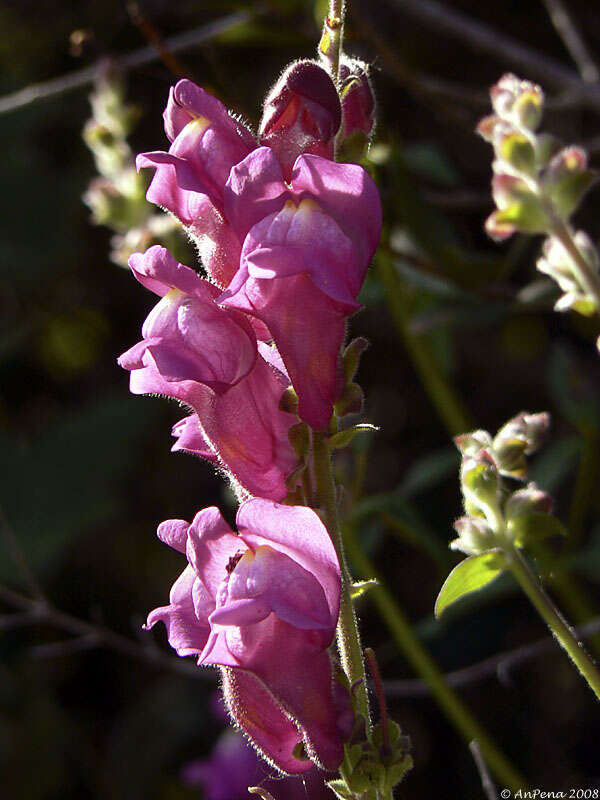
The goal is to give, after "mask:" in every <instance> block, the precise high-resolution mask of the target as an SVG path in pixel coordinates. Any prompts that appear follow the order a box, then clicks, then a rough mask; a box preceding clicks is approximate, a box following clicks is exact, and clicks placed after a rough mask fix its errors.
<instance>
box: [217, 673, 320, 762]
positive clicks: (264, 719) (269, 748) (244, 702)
mask: <svg viewBox="0 0 600 800" xmlns="http://www.w3.org/2000/svg"><path fill="white" fill-rule="evenodd" d="M221 674H222V676H223V693H224V695H225V701H226V703H227V706H228V708H229V710H230V712H231V715H232V716H233V718H234V719H235V721H236V722H237V723H238V725H239V726H240V727H241V728H242V730H243V731H244V732H245V733H246V734H247V735H248V736H249V737H250V739H251V741H252V742H253V744H254V745H255V746H256V747H257V748H258V749H259V750H260V751H261V752H262V753H263V754H264V755H265V756H266V758H268V759H269V760H270V761H272V762H273V763H274V764H275V766H277V767H278V768H279V769H280V770H282V771H283V772H289V773H292V774H300V773H303V772H307V771H308V770H310V769H311V768H312V763H311V762H310V761H308V760H306V761H303V760H300V759H298V758H296V757H295V756H294V755H293V750H294V748H295V747H296V745H297V744H298V743H299V742H301V741H302V736H301V734H300V733H299V732H298V729H297V727H296V726H295V725H294V723H293V722H292V721H291V720H290V719H289V718H288V717H287V716H286V715H285V713H284V712H283V711H282V709H281V707H280V706H279V705H278V704H277V702H276V701H275V700H274V699H273V696H272V695H271V694H270V692H269V691H268V689H267V688H266V687H265V686H264V685H263V684H262V683H261V682H260V681H259V680H258V679H257V678H255V677H254V676H253V675H251V674H250V673H248V672H245V671H243V670H232V669H223V670H221Z"/></svg>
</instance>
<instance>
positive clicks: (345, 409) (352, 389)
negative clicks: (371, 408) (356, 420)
mask: <svg viewBox="0 0 600 800" xmlns="http://www.w3.org/2000/svg"><path fill="white" fill-rule="evenodd" d="M364 401H365V395H364V393H363V390H362V389H361V388H360V386H359V385H358V383H348V384H346V386H345V387H344V390H343V391H342V394H341V395H340V397H339V398H338V399H337V400H336V402H335V405H334V409H335V413H336V415H337V416H338V417H345V416H346V414H360V413H361V411H362V410H363V404H364Z"/></svg>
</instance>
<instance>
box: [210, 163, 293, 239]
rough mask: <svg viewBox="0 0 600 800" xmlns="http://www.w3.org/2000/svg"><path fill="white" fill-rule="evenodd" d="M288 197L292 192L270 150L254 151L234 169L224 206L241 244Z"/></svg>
mask: <svg viewBox="0 0 600 800" xmlns="http://www.w3.org/2000/svg"><path fill="white" fill-rule="evenodd" d="M286 196H289V190H288V189H287V188H286V185H285V183H284V181H283V174H282V172H281V165H280V164H279V161H278V160H277V158H276V157H275V155H274V153H273V151H272V150H271V149H270V148H269V147H259V148H258V149H256V150H253V151H252V152H251V153H250V154H249V155H248V156H247V157H246V158H244V160H243V161H240V163H239V164H236V165H235V166H233V167H232V169H231V172H230V173H229V178H228V180H227V183H226V184H225V193H224V206H225V214H226V216H227V219H228V220H229V222H230V223H231V224H232V226H233V227H234V228H235V230H236V231H237V233H238V236H239V237H240V241H243V240H244V237H245V236H246V233H247V232H248V231H249V230H250V228H251V227H252V226H253V225H255V224H256V223H257V222H259V221H260V220H261V219H264V217H266V216H268V215H269V214H272V213H273V212H275V211H278V210H279V209H280V208H281V207H282V206H283V204H284V203H285V199H286Z"/></svg>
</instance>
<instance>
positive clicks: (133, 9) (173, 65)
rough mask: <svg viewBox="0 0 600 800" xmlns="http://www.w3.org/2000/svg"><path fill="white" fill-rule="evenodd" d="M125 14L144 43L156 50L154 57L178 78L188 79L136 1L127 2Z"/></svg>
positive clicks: (181, 65) (187, 75)
mask: <svg viewBox="0 0 600 800" xmlns="http://www.w3.org/2000/svg"><path fill="white" fill-rule="evenodd" d="M125 8H126V9H127V13H128V14H129V17H130V19H131V21H132V22H133V24H134V25H135V26H136V27H137V28H138V29H139V30H140V32H141V33H142V35H143V36H144V37H145V38H146V41H147V42H149V44H151V45H152V47H153V48H154V49H155V50H156V55H157V56H158V58H159V59H160V60H161V61H162V62H163V64H164V65H165V67H166V68H167V69H168V70H169V71H170V72H172V73H173V75H175V76H176V77H178V78H189V77H190V75H189V74H188V72H187V70H186V68H185V67H184V66H183V64H182V63H181V62H180V61H179V60H178V59H177V58H175V56H174V55H173V53H172V52H171V50H170V49H169V48H168V47H166V46H165V42H164V40H163V38H162V36H161V35H160V34H159V32H158V31H157V30H156V28H154V27H153V25H152V24H151V23H150V22H149V20H148V18H147V17H146V15H145V14H144V13H143V11H142V9H141V8H140V4H139V3H138V2H136V0H128V1H127V3H126V4H125Z"/></svg>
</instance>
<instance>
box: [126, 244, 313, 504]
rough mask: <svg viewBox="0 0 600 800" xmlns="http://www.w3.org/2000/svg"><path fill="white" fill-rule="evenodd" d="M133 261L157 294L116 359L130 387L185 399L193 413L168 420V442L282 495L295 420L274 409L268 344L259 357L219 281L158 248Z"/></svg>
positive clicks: (281, 385) (291, 465) (293, 462)
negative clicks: (225, 302) (134, 338)
mask: <svg viewBox="0 0 600 800" xmlns="http://www.w3.org/2000/svg"><path fill="white" fill-rule="evenodd" d="M130 265H131V268H132V271H133V274H134V275H135V277H136V278H137V279H138V280H139V281H140V283H141V284H142V285H143V286H145V287H146V288H147V289H150V290H151V291H153V292H154V293H155V294H158V295H159V296H160V297H161V298H162V299H161V301H160V302H159V303H158V304H157V305H156V306H155V307H154V309H153V310H152V311H151V312H150V314H149V315H148V317H147V319H146V321H145V322H144V325H143V328H142V336H143V339H142V341H141V342H139V343H138V344H136V345H134V346H133V347H132V348H131V349H130V350H128V351H127V352H126V353H124V354H123V355H122V356H121V357H120V358H119V364H120V365H121V366H122V367H124V368H125V369H127V370H130V371H131V378H130V388H131V391H132V392H133V393H134V394H162V395H166V396H167V397H173V398H175V399H177V400H180V401H181V402H183V403H185V404H186V405H188V406H190V407H191V408H192V409H193V411H194V414H192V415H191V416H190V417H187V418H186V419H184V420H182V421H181V422H180V423H178V424H177V425H176V426H175V429H174V433H175V434H176V436H177V437H178V441H177V443H176V445H175V447H174V449H180V450H187V451H189V452H192V453H196V454H197V455H200V456H202V457H204V458H207V459H208V460H209V461H212V462H214V463H218V464H221V465H223V466H224V467H225V468H226V469H227V470H228V471H229V473H230V474H231V475H232V476H233V478H234V479H235V480H236V481H237V482H238V483H239V484H240V485H241V486H242V488H243V489H244V490H245V491H246V493H249V494H256V495H260V496H261V497H267V498H271V499H274V500H282V499H283V498H284V497H285V496H286V493H287V489H286V486H285V479H286V477H287V476H288V475H289V474H290V473H291V472H292V471H293V470H294V469H295V468H296V467H297V465H298V463H297V458H296V456H295V454H294V451H293V449H292V447H291V445H290V443H289V440H288V431H289V428H290V426H291V425H293V424H294V423H295V422H296V421H297V420H296V418H295V416H294V415H292V414H288V413H286V412H284V411H280V410H279V401H280V398H281V394H282V392H283V390H284V389H285V387H286V386H288V385H289V381H288V379H287V377H286V376H285V375H284V374H283V373H282V372H281V371H279V370H277V369H276V368H275V366H272V365H271V363H269V361H273V362H274V363H276V362H275V360H274V354H272V352H271V348H269V347H268V345H265V344H261V351H262V353H263V354H264V355H261V354H260V353H259V352H258V350H257V342H256V336H255V333H254V330H253V329H252V326H251V325H250V324H249V322H248V320H247V319H246V317H245V315H244V314H241V313H240V312H238V311H231V310H228V309H224V308H221V307H219V306H218V305H217V304H216V302H215V300H216V298H217V297H218V295H219V290H218V289H217V287H216V286H214V285H213V284H211V283H209V282H208V281H205V280H203V279H202V278H200V277H199V275H197V274H196V273H195V272H194V270H192V269H190V268H189V267H186V266H184V265H183V264H178V263H177V261H175V259H174V258H173V257H172V256H171V255H170V254H169V252H168V251H167V250H165V249H164V248H163V247H159V246H154V247H151V248H150V249H149V250H147V251H146V252H145V253H144V254H141V253H136V254H134V255H133V256H132V257H131V260H130ZM264 356H267V358H265V357H264Z"/></svg>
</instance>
